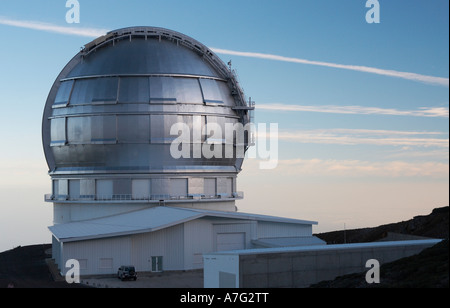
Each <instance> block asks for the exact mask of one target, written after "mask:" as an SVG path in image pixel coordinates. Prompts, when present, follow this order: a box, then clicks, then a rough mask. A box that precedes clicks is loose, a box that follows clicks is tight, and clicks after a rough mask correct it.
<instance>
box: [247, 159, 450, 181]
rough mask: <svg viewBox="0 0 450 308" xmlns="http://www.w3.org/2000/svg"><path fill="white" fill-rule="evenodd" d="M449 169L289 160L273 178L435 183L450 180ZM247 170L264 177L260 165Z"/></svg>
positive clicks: (251, 164) (395, 163) (434, 165)
mask: <svg viewBox="0 0 450 308" xmlns="http://www.w3.org/2000/svg"><path fill="white" fill-rule="evenodd" d="M448 168H449V165H448V163H445V162H434V161H425V162H407V161H402V160H394V161H366V160H350V159H341V160H338V159H319V158H311V159H302V158H295V159H285V160H279V161H278V165H277V167H276V168H275V169H273V170H265V171H264V172H273V176H274V177H276V176H283V177H287V176H296V177H316V176H319V177H320V176H326V177H333V176H335V177H342V178H358V177H370V178H372V177H384V178H400V177H408V178H411V177H428V178H435V179H448V175H449V169H448ZM245 170H246V172H248V173H249V174H253V175H258V176H260V174H261V170H259V169H258V161H257V160H255V161H253V160H247V161H246V162H245Z"/></svg>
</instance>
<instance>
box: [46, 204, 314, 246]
mask: <svg viewBox="0 0 450 308" xmlns="http://www.w3.org/2000/svg"><path fill="white" fill-rule="evenodd" d="M202 217H218V218H230V219H243V220H254V221H265V222H278V223H292V224H303V225H313V224H317V222H315V221H307V220H299V219H291V218H283V217H275V216H266V215H257V214H249V213H240V212H221V211H208V210H199V209H186V208H176V207H164V206H158V207H152V208H148V209H144V210H138V211H133V212H128V213H125V214H118V215H113V216H108V217H104V218H97V219H91V220H83V221H78V222H71V223H65V224H57V225H54V226H50V227H48V228H49V230H50V231H51V232H52V233H53V235H54V236H55V237H56V238H57V239H58V240H59V241H61V242H71V241H81V240H88V239H96V238H104V237H113V236H122V235H130V234H137V233H145V232H153V231H157V230H160V229H164V228H168V227H171V226H175V225H178V224H181V223H184V222H187V221H191V220H194V219H198V218H202Z"/></svg>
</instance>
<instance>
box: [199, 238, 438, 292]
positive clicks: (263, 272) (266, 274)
mask: <svg viewBox="0 0 450 308" xmlns="http://www.w3.org/2000/svg"><path fill="white" fill-rule="evenodd" d="M438 242H439V240H419V241H402V242H379V243H363V244H346V245H321V246H310V247H292V248H277V249H272V248H270V249H254V250H253V251H251V250H250V251H244V250H241V251H234V252H228V253H226V252H224V253H222V255H228V256H230V255H233V254H234V255H235V256H239V270H238V272H232V271H230V268H229V267H228V268H225V267H223V266H222V265H221V263H220V262H214V258H216V259H217V260H221V259H220V258H218V256H219V255H220V253H216V254H210V255H205V268H204V273H205V280H204V281H205V285H204V286H205V287H221V286H220V285H218V284H217V283H215V284H214V283H211V282H212V281H213V282H214V281H218V280H217V279H215V280H214V279H213V278H211V277H218V276H219V275H218V273H219V272H227V273H228V274H235V275H238V276H239V283H237V284H236V285H237V286H239V287H241V288H299V287H308V286H309V285H311V284H313V283H317V282H320V281H323V280H331V279H334V278H336V277H337V276H341V275H345V274H350V273H356V272H364V271H368V270H369V268H366V267H365V264H366V262H367V260H369V259H377V260H378V261H379V263H380V265H382V264H384V263H388V262H392V261H395V260H398V259H400V258H404V257H408V256H411V255H414V254H417V253H419V252H421V251H422V250H423V249H425V248H428V247H431V246H433V245H435V244H436V243H438ZM209 276H211V277H209Z"/></svg>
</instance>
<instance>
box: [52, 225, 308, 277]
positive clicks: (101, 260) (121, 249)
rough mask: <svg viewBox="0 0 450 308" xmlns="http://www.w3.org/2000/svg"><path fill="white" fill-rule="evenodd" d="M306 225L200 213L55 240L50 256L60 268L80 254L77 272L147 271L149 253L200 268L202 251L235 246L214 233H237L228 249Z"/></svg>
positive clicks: (298, 231)
mask: <svg viewBox="0 0 450 308" xmlns="http://www.w3.org/2000/svg"><path fill="white" fill-rule="evenodd" d="M310 231H311V226H310V225H294V224H285V223H265V222H260V221H254V220H243V219H229V218H219V217H204V218H199V219H195V220H192V221H188V222H185V223H181V224H178V225H175V226H172V227H167V228H164V229H162V230H157V231H153V232H146V233H140V234H134V235H128V236H120V237H111V238H103V239H95V240H85V241H77V242H65V243H62V244H61V243H59V242H58V241H56V242H55V243H54V245H53V252H54V257H53V258H55V261H56V263H57V264H59V265H60V269H61V271H62V272H63V273H65V269H64V265H65V262H66V261H67V260H68V259H77V260H81V262H80V265H82V267H81V275H92V274H115V273H116V272H117V269H118V268H119V267H120V266H121V265H134V266H135V267H136V270H137V271H138V272H149V271H151V270H152V267H151V266H152V257H162V260H163V270H165V271H168V270H191V269H201V268H203V254H207V253H212V252H216V251H218V250H219V249H220V247H222V248H224V247H225V248H226V247H235V246H233V244H235V243H232V244H231V245H230V246H227V245H226V243H225V245H222V246H220V245H219V243H218V238H219V237H221V238H222V239H223V238H224V236H227V235H236V234H238V235H242V239H243V242H242V246H239V245H238V247H240V248H234V249H250V248H254V247H253V245H252V240H255V239H258V238H261V237H259V236H260V235H262V236H266V237H276V236H283V237H291V236H307V235H308V236H311V232H310ZM221 244H223V243H221ZM238 244H239V243H238ZM219 246H220V247H219ZM59 258H60V260H59ZM56 259H58V260H56Z"/></svg>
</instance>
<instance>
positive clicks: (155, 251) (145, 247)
mask: <svg viewBox="0 0 450 308" xmlns="http://www.w3.org/2000/svg"><path fill="white" fill-rule="evenodd" d="M183 234H184V228H183V225H182V224H180V225H177V226H173V227H170V228H166V229H163V230H159V231H155V232H147V233H142V234H136V235H132V236H131V264H133V265H134V266H135V267H136V270H137V271H138V272H150V271H152V267H151V266H152V257H163V270H183V269H184V245H183V242H184V236H183Z"/></svg>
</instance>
